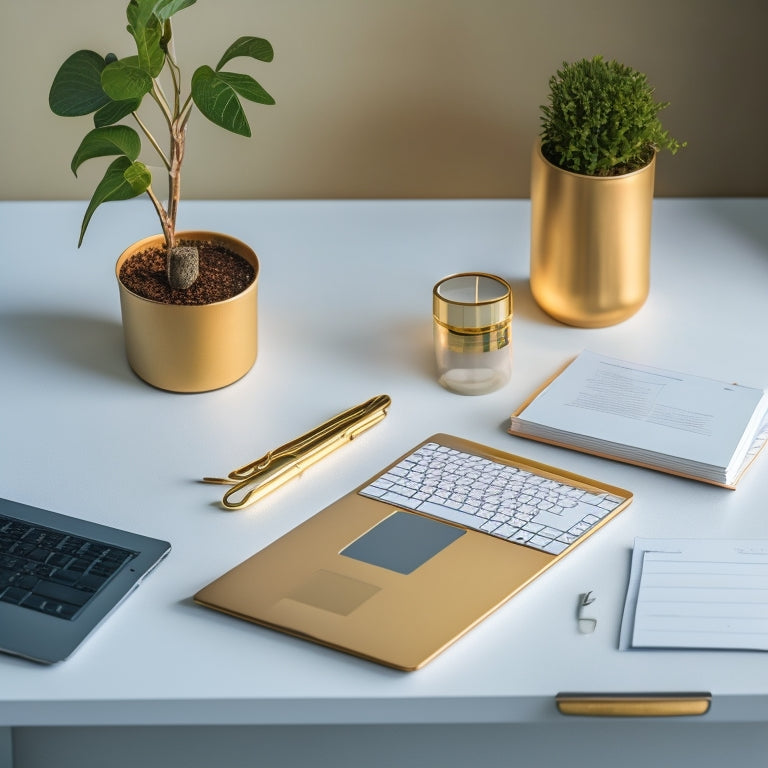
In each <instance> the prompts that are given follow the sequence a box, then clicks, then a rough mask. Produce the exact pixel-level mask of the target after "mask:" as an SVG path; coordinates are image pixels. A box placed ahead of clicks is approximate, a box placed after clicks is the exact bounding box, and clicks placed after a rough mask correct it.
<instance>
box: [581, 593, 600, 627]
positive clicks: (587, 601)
mask: <svg viewBox="0 0 768 768" xmlns="http://www.w3.org/2000/svg"><path fill="white" fill-rule="evenodd" d="M595 600H597V598H596V597H592V592H591V591H590V592H582V593H581V594H580V595H579V605H578V608H577V609H576V622H577V624H578V626H579V632H581V634H582V635H589V634H591V633H592V632H594V631H595V629H596V628H597V619H594V618H590V617H588V616H583V615H582V614H583V611H584V608H585V607H586V606H588V605H592V603H594V602H595Z"/></svg>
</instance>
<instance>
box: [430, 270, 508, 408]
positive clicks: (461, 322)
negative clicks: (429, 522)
mask: <svg viewBox="0 0 768 768" xmlns="http://www.w3.org/2000/svg"><path fill="white" fill-rule="evenodd" d="M432 315H433V328H434V340H435V360H436V362H437V371H438V377H439V381H440V384H442V386H444V387H445V388H446V389H449V390H451V391H452V392H457V393H459V394H462V395H483V394H485V393H487V392H493V391H494V390H496V389H499V387H502V386H503V385H504V384H506V383H507V382H508V381H509V377H510V374H511V372H512V346H511V342H512V288H511V287H510V285H509V283H507V282H506V280H502V279H501V278H500V277H496V276H495V275H489V274H485V273H483V272H464V273H461V274H458V275H450V276H449V277H445V278H443V279H442V280H441V281H440V282H439V283H437V285H435V287H434V290H433V291H432Z"/></svg>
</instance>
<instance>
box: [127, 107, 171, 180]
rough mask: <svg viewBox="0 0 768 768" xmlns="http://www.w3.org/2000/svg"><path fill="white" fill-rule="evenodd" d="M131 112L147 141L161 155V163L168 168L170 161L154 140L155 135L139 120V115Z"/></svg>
mask: <svg viewBox="0 0 768 768" xmlns="http://www.w3.org/2000/svg"><path fill="white" fill-rule="evenodd" d="M131 114H132V115H133V117H134V119H135V120H136V122H137V123H138V124H139V127H140V128H141V130H142V131H143V133H144V135H145V136H146V137H147V139H148V140H149V143H150V144H152V146H153V147H154V148H155V151H156V152H157V154H158V155H160V157H161V159H162V161H163V165H164V166H165V167H166V168H170V167H171V163H170V161H169V160H168V158H167V157H166V156H165V152H163V150H162V148H161V146H160V145H159V144H158V143H157V141H156V140H155V137H154V136H153V135H152V134H151V133H150V132H149V129H148V128H147V126H146V125H144V123H143V122H142V121H141V118H140V117H139V115H138V114H137V113H136V112H132V113H131Z"/></svg>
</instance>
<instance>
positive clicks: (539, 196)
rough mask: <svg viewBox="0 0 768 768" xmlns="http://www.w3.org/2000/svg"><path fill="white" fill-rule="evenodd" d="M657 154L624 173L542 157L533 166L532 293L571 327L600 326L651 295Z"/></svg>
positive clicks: (535, 157) (630, 311) (535, 158)
mask: <svg viewBox="0 0 768 768" xmlns="http://www.w3.org/2000/svg"><path fill="white" fill-rule="evenodd" d="M655 168H656V159H655V157H654V158H653V159H652V160H651V162H650V163H648V165H646V166H645V167H644V168H641V169H640V170H638V171H634V172H632V173H627V174H624V175H622V176H608V177H606V176H585V175H583V174H578V173H572V172H571V171H564V170H562V169H561V168H558V167H557V166H555V165H553V164H552V163H550V162H549V161H548V160H546V159H545V158H544V156H543V155H542V154H541V145H540V143H538V142H537V144H536V147H535V148H534V151H533V161H532V166H531V292H532V293H533V297H534V298H535V299H536V302H537V303H538V304H539V306H540V307H541V308H542V309H543V310H544V311H545V312H546V313H547V314H549V315H551V316H552V317H554V318H555V319H556V320H559V321H560V322H562V323H567V324H568V325H576V326H580V327H582V328H600V327H603V326H607V325H615V324H616V323H620V322H621V321H623V320H626V319H627V318H628V317H631V316H632V315H633V314H635V312H637V310H638V309H640V307H641V306H642V305H643V303H644V302H645V300H646V298H647V297H648V289H649V286H650V260H651V212H652V208H653V184H654V172H655Z"/></svg>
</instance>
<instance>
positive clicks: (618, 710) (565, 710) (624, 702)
mask: <svg viewBox="0 0 768 768" xmlns="http://www.w3.org/2000/svg"><path fill="white" fill-rule="evenodd" d="M555 701H556V704H557V709H558V711H559V712H560V713H561V714H563V715H576V716H581V717H698V716H701V715H705V714H706V713H707V712H708V711H709V708H710V705H711V703H712V694H711V693H706V692H705V693H632V694H589V693H558V694H557V696H556V697H555Z"/></svg>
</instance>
